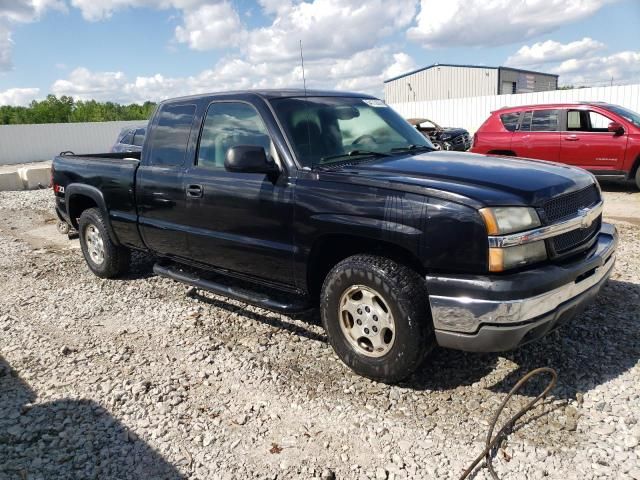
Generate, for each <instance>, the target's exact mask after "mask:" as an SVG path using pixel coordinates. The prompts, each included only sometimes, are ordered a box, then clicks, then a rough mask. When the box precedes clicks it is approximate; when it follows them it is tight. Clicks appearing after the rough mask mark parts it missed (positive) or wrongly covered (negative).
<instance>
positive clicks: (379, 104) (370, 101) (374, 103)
mask: <svg viewBox="0 0 640 480" xmlns="http://www.w3.org/2000/svg"><path fill="white" fill-rule="evenodd" d="M362 101H363V102H364V103H366V104H367V105H369V106H370V107H378V108H380V107H386V106H387V104H386V103H384V102H383V101H382V100H378V99H377V98H376V99H370V98H363V99H362Z"/></svg>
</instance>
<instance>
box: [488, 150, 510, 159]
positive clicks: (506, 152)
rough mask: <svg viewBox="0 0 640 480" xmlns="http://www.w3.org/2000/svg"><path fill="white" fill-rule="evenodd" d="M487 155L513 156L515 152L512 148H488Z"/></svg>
mask: <svg viewBox="0 0 640 480" xmlns="http://www.w3.org/2000/svg"><path fill="white" fill-rule="evenodd" d="M487 154H488V155H505V156H507V157H515V156H516V152H514V151H512V150H489V152H487Z"/></svg>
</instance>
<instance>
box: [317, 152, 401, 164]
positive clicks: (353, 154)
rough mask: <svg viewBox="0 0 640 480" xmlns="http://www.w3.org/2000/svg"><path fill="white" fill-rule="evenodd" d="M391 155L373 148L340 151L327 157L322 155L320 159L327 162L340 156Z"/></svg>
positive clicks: (379, 156)
mask: <svg viewBox="0 0 640 480" xmlns="http://www.w3.org/2000/svg"><path fill="white" fill-rule="evenodd" d="M390 156H391V155H389V154H388V153H382V152H374V151H373V150H358V149H356V150H350V151H349V152H347V153H340V154H339V155H329V156H327V157H322V158H321V159H320V161H321V162H326V161H327V160H335V159H338V158H345V157H376V158H382V157H390Z"/></svg>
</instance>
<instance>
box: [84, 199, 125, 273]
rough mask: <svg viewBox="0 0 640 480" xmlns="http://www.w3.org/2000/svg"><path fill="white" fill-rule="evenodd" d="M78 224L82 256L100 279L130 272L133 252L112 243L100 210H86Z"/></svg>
mask: <svg viewBox="0 0 640 480" xmlns="http://www.w3.org/2000/svg"><path fill="white" fill-rule="evenodd" d="M78 223H79V226H78V233H79V236H80V246H81V248H82V254H83V255H84V259H85V261H86V262H87V265H88V266H89V269H90V270H91V271H92V272H93V273H94V274H95V275H97V276H98V277H100V278H115V277H119V276H120V275H123V274H124V273H126V272H127V271H128V270H129V264H130V262H131V251H130V250H129V249H128V248H125V247H121V246H118V245H116V244H115V243H113V242H112V241H111V237H110V236H109V231H108V230H107V226H106V220H105V218H104V215H103V214H102V212H101V211H100V210H98V209H97V208H89V209H87V210H85V211H84V212H82V215H80V221H79V222H78Z"/></svg>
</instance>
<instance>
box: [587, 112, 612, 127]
mask: <svg viewBox="0 0 640 480" xmlns="http://www.w3.org/2000/svg"><path fill="white" fill-rule="evenodd" d="M610 123H611V120H610V119H609V118H607V117H605V116H604V115H602V114H600V113H598V112H592V111H590V112H589V124H590V125H591V131H592V132H608V128H609V124H610Z"/></svg>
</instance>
